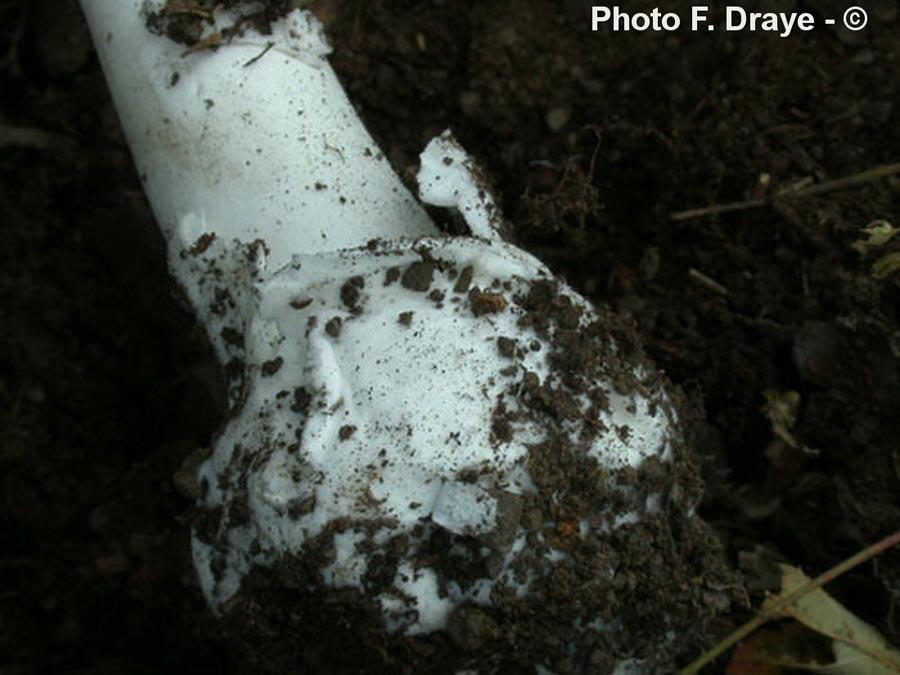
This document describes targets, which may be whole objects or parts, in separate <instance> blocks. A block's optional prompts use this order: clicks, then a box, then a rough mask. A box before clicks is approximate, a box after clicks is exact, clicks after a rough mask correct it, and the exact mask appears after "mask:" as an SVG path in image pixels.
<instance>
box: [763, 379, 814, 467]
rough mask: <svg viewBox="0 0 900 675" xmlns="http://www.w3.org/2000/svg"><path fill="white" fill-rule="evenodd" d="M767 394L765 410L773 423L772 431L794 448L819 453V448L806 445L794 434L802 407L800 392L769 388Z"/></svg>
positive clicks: (809, 452)
mask: <svg viewBox="0 0 900 675" xmlns="http://www.w3.org/2000/svg"><path fill="white" fill-rule="evenodd" d="M765 396H766V405H765V407H764V408H763V410H764V411H765V413H766V416H767V417H768V418H769V422H771V423H772V431H773V432H774V433H775V435H776V436H777V437H778V438H780V439H781V440H782V441H784V442H785V443H786V444H787V445H788V447H790V448H793V449H794V450H802V451H803V452H804V453H807V454H810V455H817V454H819V451H818V450H814V449H812V448H808V447H806V446H805V445H803V444H802V443H801V442H800V441H798V440H797V439H796V437H795V436H794V427H795V426H796V424H797V412H798V410H799V408H800V394H798V393H797V392H796V391H778V390H777V389H767V390H766V392H765Z"/></svg>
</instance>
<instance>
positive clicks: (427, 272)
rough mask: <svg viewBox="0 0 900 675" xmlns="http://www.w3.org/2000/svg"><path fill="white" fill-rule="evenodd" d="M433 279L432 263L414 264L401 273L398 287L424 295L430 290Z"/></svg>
mask: <svg viewBox="0 0 900 675" xmlns="http://www.w3.org/2000/svg"><path fill="white" fill-rule="evenodd" d="M433 278H434V263H432V262H428V261H422V262H414V263H412V264H411V265H410V266H409V267H407V268H406V270H404V272H403V276H402V277H401V278H400V285H401V286H403V288H406V289H409V290H410V291H417V292H419V293H425V292H426V291H427V290H428V289H429V288H431V281H432V279H433Z"/></svg>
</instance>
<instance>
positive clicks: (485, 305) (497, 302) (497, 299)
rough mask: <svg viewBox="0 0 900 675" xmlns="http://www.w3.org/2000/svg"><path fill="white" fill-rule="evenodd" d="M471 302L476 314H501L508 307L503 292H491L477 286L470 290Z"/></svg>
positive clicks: (473, 311)
mask: <svg viewBox="0 0 900 675" xmlns="http://www.w3.org/2000/svg"><path fill="white" fill-rule="evenodd" d="M469 302H470V303H471V305H472V313H473V314H475V316H483V315H484V314H499V313H500V312H502V311H503V310H505V309H506V298H504V297H503V294H502V293H489V292H486V291H482V290H480V289H479V288H477V287H476V288H473V289H472V290H471V291H469Z"/></svg>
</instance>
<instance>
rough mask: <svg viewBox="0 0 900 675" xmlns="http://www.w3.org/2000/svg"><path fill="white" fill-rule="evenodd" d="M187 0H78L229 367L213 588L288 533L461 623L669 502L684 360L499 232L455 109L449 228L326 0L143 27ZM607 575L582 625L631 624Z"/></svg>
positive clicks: (442, 192) (395, 611)
mask: <svg viewBox="0 0 900 675" xmlns="http://www.w3.org/2000/svg"><path fill="white" fill-rule="evenodd" d="M164 4H165V3H163V2H161V0H156V1H147V2H144V1H142V0H82V5H83V7H84V9H85V12H86V14H87V16H88V19H89V22H90V24H91V28H92V31H93V34H94V37H95V41H96V44H97V48H98V51H99V54H100V57H101V60H102V62H103V66H104V69H105V71H106V74H107V77H108V79H109V83H110V88H111V90H112V92H113V97H114V99H115V102H116V105H117V107H118V109H119V112H120V115H121V119H122V123H123V125H124V127H125V130H126V132H127V135H128V139H129V142H130V144H131V148H132V151H133V153H134V156H135V161H136V163H137V166H138V169H139V171H140V173H141V175H142V177H143V179H144V182H145V186H146V189H147V193H148V195H149V197H150V201H151V203H152V206H153V209H154V211H155V213H156V216H157V219H158V221H159V223H160V227H161V228H162V230H163V232H164V234H165V235H166V237H167V239H168V242H169V248H170V261H171V267H172V271H173V273H174V274H175V275H176V276H177V278H178V280H179V282H180V283H181V284H182V286H183V287H184V289H185V291H186V292H187V294H188V296H189V298H190V300H191V301H192V303H193V305H194V308H195V310H196V312H197V315H198V317H199V318H200V319H201V320H202V321H203V322H204V323H205V325H206V327H207V329H208V331H209V335H210V339H211V341H212V343H213V344H214V346H215V348H216V351H217V354H218V356H219V358H220V360H221V362H222V364H223V366H226V367H227V370H228V372H229V373H230V375H231V390H230V393H231V404H232V405H231V408H232V410H231V417H230V419H229V420H228V421H227V423H226V425H225V427H224V429H223V430H222V432H221V434H220V435H219V436H218V438H217V439H216V441H215V448H214V452H213V453H212V456H211V457H210V458H209V459H208V460H207V461H206V462H205V463H203V464H202V466H201V467H200V469H199V474H198V475H199V479H200V481H201V484H202V485H203V486H204V487H205V493H204V495H203V496H202V498H201V499H200V504H199V505H200V507H201V509H202V510H203V511H204V512H205V514H206V515H205V516H204V517H203V518H201V519H200V520H199V521H198V523H197V525H196V526H195V529H194V538H193V543H194V557H195V563H196V569H197V572H198V576H199V579H200V582H201V586H202V588H203V591H204V593H205V595H206V597H207V599H208V601H209V604H210V606H211V607H212V608H213V610H214V611H216V612H219V613H221V612H224V611H227V610H226V608H227V607H228V606H229V603H230V602H231V601H232V600H233V599H234V598H235V597H237V596H239V595H240V593H241V589H242V583H243V582H244V581H245V579H246V578H247V575H248V574H250V573H251V572H253V571H254V570H260V569H262V570H265V569H270V568H271V569H275V568H279V567H281V566H283V565H284V564H285V561H291V560H293V561H298V564H301V565H304V566H305V567H306V568H311V569H312V574H313V575H314V576H315V577H316V584H317V590H315V591H313V590H312V589H309V592H317V593H326V594H327V593H328V589H332V590H334V589H354V590H356V591H358V592H359V595H358V596H356V597H360V598H364V599H365V602H369V603H371V604H372V606H373V607H375V608H376V609H377V610H378V611H379V612H380V613H381V619H382V622H383V629H384V630H385V631H386V632H387V633H388V634H396V635H406V636H413V635H418V634H426V633H430V632H434V631H440V630H444V629H449V630H451V632H454V631H455V632H454V635H455V638H459V633H460V630H461V629H460V628H459V625H452V624H453V621H454V618H453V617H454V613H455V612H457V611H458V610H459V609H460V608H465V607H472V606H475V607H478V606H482V607H492V606H497V605H498V604H502V603H504V602H507V600H506V599H509V598H512V599H513V600H516V599H520V600H521V599H523V598H524V599H527V598H529V596H530V594H532V593H541V592H543V591H541V590H539V589H540V587H541V584H542V583H543V582H544V580H546V579H547V578H549V577H551V576H552V575H554V574H555V573H557V572H558V571H559V570H561V569H574V568H575V566H576V565H582V563H581V562H580V561H579V560H577V558H576V557H575V556H573V554H572V551H573V541H574V540H576V539H577V540H579V541H582V542H599V541H600V540H601V539H602V538H603V537H604V536H606V535H607V534H608V533H610V532H613V531H615V530H616V529H617V528H621V527H623V526H625V525H630V524H634V523H636V522H640V521H642V519H644V518H645V517H647V516H648V514H660V513H661V512H662V509H663V498H664V497H666V496H668V495H669V493H670V492H671V491H672V489H673V484H672V482H671V481H672V479H671V478H670V477H669V474H668V473H666V471H665V469H664V467H665V466H666V465H667V464H668V463H669V462H670V460H671V458H672V456H673V452H674V450H675V447H676V446H677V444H678V443H679V442H680V434H681V427H680V423H679V419H678V415H677V413H676V410H675V406H674V405H673V403H672V400H671V395H670V394H669V393H668V390H667V386H666V384H665V382H664V380H663V378H661V377H660V376H659V375H658V374H657V373H656V372H655V371H654V370H653V368H652V367H651V366H650V365H649V364H647V363H646V362H645V361H644V360H642V359H641V358H640V356H639V354H638V352H637V351H636V350H635V349H633V348H632V346H631V344H630V339H629V337H628V331H627V330H626V329H625V328H622V327H621V326H620V325H618V324H617V323H616V320H615V319H614V318H612V317H610V316H609V315H608V314H607V313H606V312H603V311H601V312H599V313H598V311H597V310H595V309H594V308H593V307H591V305H590V304H589V303H588V302H587V301H585V300H584V299H583V298H582V297H581V296H579V295H578V294H577V293H576V292H574V291H573V290H572V289H571V288H569V287H568V286H566V284H565V283H563V282H561V281H559V280H558V279H556V278H555V277H554V276H553V275H552V274H551V272H550V271H549V270H548V269H547V268H546V267H545V266H544V265H543V264H541V263H540V262H539V261H538V260H536V259H535V258H533V257H532V256H531V255H529V254H527V253H525V252H524V251H522V250H521V249H518V248H516V247H514V246H512V245H510V244H507V243H504V242H503V241H502V240H501V238H500V235H499V234H498V232H499V222H500V214H499V213H498V211H497V209H496V206H495V204H494V202H493V199H492V197H491V196H490V193H489V191H487V190H486V189H485V188H484V186H483V185H481V183H480V181H479V179H478V172H477V169H476V168H475V167H474V164H473V162H472V160H471V159H470V158H469V157H468V156H467V155H466V154H465V152H464V151H462V149H461V148H460V147H459V146H458V144H456V143H455V141H453V139H452V137H451V136H450V135H449V134H445V135H443V136H442V137H440V138H439V139H435V141H433V142H432V144H431V145H429V147H428V148H427V149H426V151H425V152H424V153H423V155H422V158H421V164H422V169H421V172H420V174H419V181H420V186H421V195H422V198H423V200H425V201H427V202H429V203H431V204H435V205H439V206H444V207H452V208H456V209H458V210H459V211H460V213H462V215H463V217H464V218H465V219H466V222H467V223H468V225H469V227H470V230H471V234H472V236H470V237H457V238H449V237H445V236H443V235H441V234H440V232H439V231H438V229H437V228H436V227H435V226H434V224H433V223H432V222H431V221H430V219H429V218H428V216H427V215H426V214H425V212H424V210H423V209H422V207H421V206H420V204H419V203H418V202H417V201H416V200H415V199H414V198H413V197H412V195H410V194H409V193H408V192H407V191H406V189H405V188H404V187H403V185H402V184H401V182H400V181H399V180H398V179H397V177H396V176H395V175H394V173H393V172H392V171H391V169H390V167H389V165H388V163H387V162H386V161H385V160H384V158H383V156H382V154H381V152H380V151H379V150H378V148H377V147H376V146H375V144H374V142H373V141H372V139H371V138H370V137H369V135H368V133H367V132H366V131H365V129H364V127H363V126H362V124H361V122H360V121H359V119H358V118H357V116H356V114H355V113H354V111H353V109H352V107H351V106H350V104H349V102H348V101H347V98H346V96H345V94H344V92H343V90H342V89H341V87H340V85H339V83H338V82H337V79H336V78H335V75H334V73H333V72H332V70H331V68H330V66H329V65H328V63H327V61H326V60H325V55H326V54H327V53H328V51H329V48H328V47H327V44H326V42H325V40H324V38H323V36H322V32H321V27H320V25H319V23H318V21H317V20H316V19H315V17H314V16H313V15H312V14H311V13H310V12H308V11H300V10H295V11H293V12H291V13H290V14H288V15H287V16H285V17H283V18H282V19H280V20H279V21H277V22H275V23H274V24H273V25H272V34H271V35H265V36H262V35H259V34H257V33H255V32H254V31H253V30H252V29H250V28H249V27H245V28H244V29H243V33H242V34H241V35H240V36H237V37H234V38H233V39H231V40H229V41H228V42H227V44H225V45H223V46H222V47H221V48H220V49H218V50H214V51H197V52H195V53H190V54H188V55H186V56H184V55H183V52H184V51H185V50H184V48H183V47H179V46H178V45H176V44H174V43H173V42H171V41H170V40H169V39H167V38H166V37H164V36H161V35H155V34H152V33H151V32H149V31H148V30H147V27H146V23H147V19H148V15H149V14H150V13H151V12H153V11H161V10H162V9H163V5H164ZM235 19H236V14H235V13H234V12H233V11H225V10H222V11H218V12H216V13H215V15H214V23H210V24H209V25H208V26H207V29H206V30H207V36H209V35H212V34H214V33H215V32H217V31H222V30H224V29H225V27H227V26H228V25H230V24H231V23H233V22H234V21H235ZM651 465H652V466H653V467H656V468H657V469H659V468H660V467H663V469H660V470H659V471H657V473H658V474H659V475H661V476H662V478H661V479H660V480H657V481H656V482H654V483H649V484H642V483H641V482H640V480H639V479H636V478H635V476H636V475H637V474H640V473H641V472H642V471H647V468H648V467H649V466H651ZM651 473H652V472H651ZM638 478H640V477H638ZM573 486H578V490H579V491H578V492H577V495H576V493H575V488H574V487H573ZM575 497H577V498H575ZM436 547H443V548H442V549H440V550H438V549H437V548H436ZM387 551H389V552H390V555H386V552H387ZM592 565H594V567H593V568H592V569H591V574H593V575H595V576H596V578H597V579H602V578H607V579H608V578H612V577H613V576H614V575H615V574H616V570H615V568H614V566H613V565H611V564H607V563H604V562H603V560H597V561H595V562H594V563H592ZM573 574H575V572H573ZM578 574H581V572H578ZM576 576H577V574H576ZM579 578H581V577H579ZM322 589H325V590H322ZM300 590H301V591H305V590H307V589H303V588H301V589H300ZM516 601H517V600H516ZM597 602H600V601H599V600H591V601H590V602H587V601H585V602H581V601H579V602H574V600H573V609H572V613H571V616H570V618H571V620H572V622H573V625H577V626H591V627H592V628H591V630H594V631H595V632H596V631H598V630H599V631H601V632H613V633H614V632H615V631H616V630H618V629H617V628H616V626H617V625H618V620H617V619H610V618H609V617H606V618H603V617H600V616H598V615H597V614H596V612H595V610H594V609H591V608H593V607H595V605H596V603H597ZM582 606H583V607H582ZM584 607H586V608H587V609H584ZM590 612H595V613H594V614H590ZM579 630H586V628H579ZM463 632H464V631H463ZM459 640H461V641H462V642H463V643H465V642H466V639H465V637H463V638H459ZM459 640H458V641H459ZM534 665H539V664H537V663H535V664H534Z"/></svg>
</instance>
